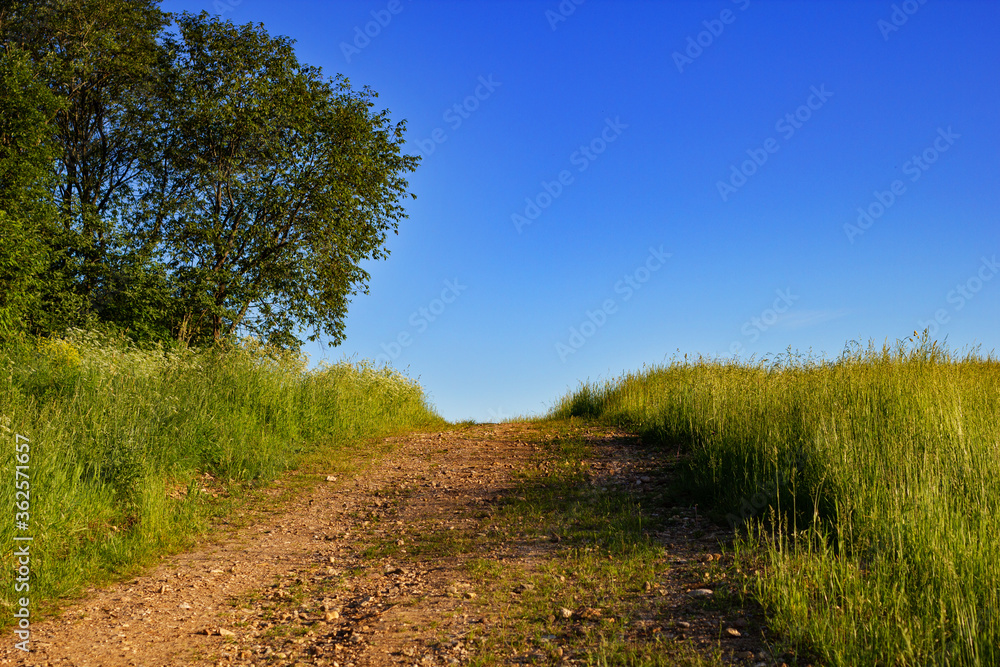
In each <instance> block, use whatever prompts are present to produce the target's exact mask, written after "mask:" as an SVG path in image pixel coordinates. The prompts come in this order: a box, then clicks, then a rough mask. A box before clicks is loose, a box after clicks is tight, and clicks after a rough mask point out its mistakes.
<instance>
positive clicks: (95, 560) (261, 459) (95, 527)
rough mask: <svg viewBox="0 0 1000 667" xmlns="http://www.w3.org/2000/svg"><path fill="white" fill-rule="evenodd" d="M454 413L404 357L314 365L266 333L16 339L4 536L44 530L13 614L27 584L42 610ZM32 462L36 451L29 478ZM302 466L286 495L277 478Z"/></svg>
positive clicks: (1, 358) (6, 385)
mask: <svg viewBox="0 0 1000 667" xmlns="http://www.w3.org/2000/svg"><path fill="white" fill-rule="evenodd" d="M443 425H444V421H443V420H442V419H440V417H438V416H437V415H435V414H434V413H433V412H432V410H431V409H430V408H429V407H428V404H427V402H426V399H425V398H424V396H423V393H422V391H421V389H420V388H419V386H417V385H416V384H415V383H414V382H412V381H410V380H408V379H406V378H404V377H402V376H400V375H398V374H396V373H395V372H394V371H391V370H386V369H375V368H372V367H370V366H367V365H365V364H364V363H361V364H348V363H341V364H337V365H334V366H321V367H319V368H317V369H314V370H307V369H306V362H305V360H304V359H303V358H301V357H299V356H296V355H291V354H286V353H281V352H279V351H277V350H274V349H270V348H267V347H265V346H261V345H259V344H256V343H255V342H253V341H248V342H245V343H244V344H242V345H240V346H236V347H233V348H231V349H228V350H226V351H224V352H223V351H218V350H216V351H197V350H186V349H176V350H165V349H162V348H156V349H139V348H136V347H135V346H133V345H131V344H130V343H129V342H128V341H127V340H125V339H123V338H117V337H113V336H107V335H98V334H95V333H92V332H84V331H73V332H70V333H69V334H68V335H67V336H66V337H65V338H61V339H44V340H40V341H19V342H16V341H15V342H10V343H8V344H7V345H5V347H4V348H3V349H0V439H2V442H3V446H2V448H0V468H2V469H3V470H5V471H8V479H9V483H8V484H4V485H2V487H0V502H2V503H3V504H4V505H5V506H7V507H9V508H12V513H11V517H10V520H8V521H4V522H2V523H0V540H2V543H3V544H4V545H5V549H6V550H7V553H8V556H10V553H11V551H12V549H13V547H12V546H11V545H13V544H15V543H14V540H13V538H14V537H15V536H21V537H31V538H32V540H31V541H30V542H28V544H29V545H30V564H29V566H28V569H29V570H30V575H28V579H27V581H26V582H24V581H18V580H17V577H18V576H19V575H18V572H17V570H16V569H13V568H4V569H3V570H2V571H0V590H2V594H0V625H4V626H5V625H9V624H10V623H12V622H14V621H15V618H14V616H13V613H14V612H15V601H16V600H18V599H19V598H20V597H30V600H31V613H32V618H36V617H37V615H39V614H40V613H41V614H43V615H44V614H47V613H50V612H52V611H54V610H56V609H57V607H58V605H59V601H60V600H62V599H64V598H67V597H72V596H75V595H78V594H80V593H81V592H82V591H83V589H84V588H85V587H87V586H91V585H99V584H102V583H106V582H108V581H111V580H118V579H122V578H126V577H128V576H130V575H131V574H134V573H135V572H137V571H138V570H140V569H142V568H143V567H146V566H148V565H149V564H150V563H152V562H153V561H154V560H155V559H156V558H157V557H158V556H162V555H164V554H167V553H172V552H176V551H179V550H182V549H184V548H187V547H189V546H190V545H191V544H192V543H193V542H194V540H195V539H196V538H198V537H204V536H205V535H206V532H207V531H208V530H209V527H210V525H211V522H212V520H213V519H216V520H218V519H223V520H224V521H232V522H239V521H241V520H243V521H247V520H251V519H250V518H249V517H250V516H252V512H251V513H249V514H248V513H247V512H249V507H250V501H253V502H254V503H255V504H256V503H258V502H259V501H261V500H265V501H267V502H272V501H273V502H279V501H280V500H281V499H282V498H288V497H290V496H291V495H293V494H295V493H297V492H299V491H300V490H301V489H302V488H304V487H305V486H308V485H309V484H312V483H315V481H316V479H315V477H316V475H317V474H321V473H322V474H338V473H339V474H346V473H350V472H351V471H353V470H357V469H358V468H359V467H360V466H364V465H366V463H367V462H369V461H371V460H372V458H373V457H374V456H376V455H378V454H379V453H380V449H379V446H376V445H375V444H374V443H375V442H376V441H375V438H377V437H379V436H385V435H390V434H392V433H395V432H402V431H405V430H408V429H414V428H422V427H440V426H443ZM18 444H21V445H22V447H21V449H22V450H25V449H26V451H15V450H16V448H17V445H18ZM25 444H26V445H27V447H26V448H25V447H24V445H25ZM25 455H26V456H25ZM16 465H26V466H27V467H25V468H22V469H21V473H20V474H18V475H16V477H17V480H16V481H18V482H25V481H26V482H27V483H26V484H22V488H21V489H15V470H16V469H15V466H16ZM293 469H297V471H298V474H296V475H292V476H290V477H287V483H285V484H283V486H282V489H281V494H282V495H281V496H280V497H279V498H277V499H275V498H274V497H273V495H266V494H264V493H263V492H262V489H264V487H267V486H268V485H269V484H270V483H271V482H272V481H274V480H275V479H276V478H278V477H279V476H280V475H282V473H284V472H286V471H289V470H293ZM15 491H21V492H22V494H21V495H20V496H18V497H15ZM15 502H17V503H23V504H22V506H21V508H18V507H17V506H16V505H15ZM22 508H23V509H22ZM243 510H247V512H243ZM241 512H242V513H243V514H244V517H243V518H242V519H241V518H240V513H241ZM15 513H17V514H15ZM25 543H26V542H19V543H18V546H21V545H22V544H25ZM18 583H27V584H28V585H29V586H30V588H21V589H19V590H16V589H15V585H16V584H18Z"/></svg>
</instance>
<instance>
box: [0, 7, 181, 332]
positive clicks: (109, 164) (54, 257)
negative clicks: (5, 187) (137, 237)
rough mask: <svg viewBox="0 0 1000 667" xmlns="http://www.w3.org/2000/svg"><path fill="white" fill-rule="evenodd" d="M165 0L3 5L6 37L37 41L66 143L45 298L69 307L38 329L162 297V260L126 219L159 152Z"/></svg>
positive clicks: (127, 322)
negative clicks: (145, 254)
mask: <svg viewBox="0 0 1000 667" xmlns="http://www.w3.org/2000/svg"><path fill="white" fill-rule="evenodd" d="M157 5H158V3H157V2H156V1H155V0H34V1H32V2H24V1H14V2H5V3H3V6H4V9H2V10H0V38H2V40H3V43H4V44H5V45H7V46H8V47H17V48H19V49H22V50H24V51H25V52H26V53H28V54H29V55H30V56H31V59H32V61H33V63H34V67H35V69H36V71H37V72H38V73H39V76H40V77H41V79H42V80H43V81H44V82H45V84H46V85H47V87H48V88H49V90H50V91H51V93H52V94H53V95H54V96H55V97H56V98H57V99H58V100H60V101H61V109H60V111H59V112H58V113H57V114H56V116H55V117H54V119H52V121H53V122H51V123H48V124H47V126H46V127H48V128H49V130H50V132H51V135H52V139H53V141H54V142H55V144H56V146H57V152H56V160H55V170H54V173H55V180H54V181H52V183H51V189H52V192H53V195H54V197H55V201H56V204H57V207H58V214H57V218H58V223H59V224H58V225H57V226H55V227H54V228H52V229H51V230H50V231H51V233H50V234H49V236H48V237H47V238H46V239H45V242H46V243H47V245H48V246H49V249H50V250H51V252H50V265H49V267H48V269H47V278H48V280H47V281H46V287H47V288H48V294H47V295H46V297H45V300H46V301H47V302H48V303H49V305H50V306H51V307H50V308H49V309H48V310H49V311H51V310H55V311H62V312H63V317H61V318H59V321H53V322H49V323H48V325H45V326H41V327H40V328H41V329H45V328H53V327H58V326H60V325H62V326H65V325H67V324H74V323H82V322H84V321H86V320H87V319H92V318H93V317H96V318H97V319H99V320H105V321H111V322H114V323H117V324H119V325H121V326H122V327H123V328H127V327H129V326H132V325H134V324H135V322H136V321H137V320H142V319H143V316H144V314H145V313H144V310H148V308H146V305H147V302H149V301H153V302H155V301H157V299H158V300H159V301H162V300H163V298H164V297H165V295H164V294H163V291H162V290H163V289H164V287H165V286H164V285H163V281H162V280H159V281H158V280H157V272H156V270H155V266H151V265H150V264H149V263H148V261H146V259H147V258H142V257H139V256H137V255H136V254H135V252H134V247H133V246H132V245H131V240H132V239H131V234H130V229H129V226H128V222H129V220H128V216H129V214H130V213H131V212H132V210H133V209H134V205H135V197H136V186H137V184H138V182H139V181H140V180H141V178H142V176H143V174H144V173H145V172H146V171H147V169H148V162H149V161H150V160H151V159H153V158H154V156H153V152H152V148H153V146H154V145H155V142H154V137H155V117H156V114H157V113H158V112H159V111H160V110H159V109H158V106H157V98H156V96H155V94H154V93H155V91H156V90H157V89H158V85H157V79H158V77H159V76H160V75H161V73H162V72H163V64H164V62H165V55H166V54H165V52H164V51H163V49H162V46H161V44H160V43H159V42H158V41H157V38H158V36H159V34H160V32H161V31H162V29H163V27H164V26H165V25H167V23H168V18H169V17H168V15H167V14H165V13H164V12H162V11H160V10H159V9H158V7H157ZM137 286H138V287H137ZM143 286H145V289H141V287H143ZM88 316H89V317H88Z"/></svg>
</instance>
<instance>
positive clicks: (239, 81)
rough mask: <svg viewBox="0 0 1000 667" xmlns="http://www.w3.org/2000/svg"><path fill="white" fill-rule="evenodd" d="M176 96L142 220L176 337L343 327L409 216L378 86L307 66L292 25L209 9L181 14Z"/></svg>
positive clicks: (279, 338)
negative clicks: (256, 22) (351, 304)
mask: <svg viewBox="0 0 1000 667" xmlns="http://www.w3.org/2000/svg"><path fill="white" fill-rule="evenodd" d="M176 25H177V35H176V36H169V37H167V38H166V39H165V46H166V48H167V49H168V50H169V51H170V52H171V53H172V54H173V56H174V62H173V66H172V68H171V71H170V75H169V76H167V77H165V78H164V80H163V82H164V90H163V92H162V98H163V101H162V105H163V106H162V108H163V109H166V110H168V115H169V117H168V118H166V119H165V124H166V128H165V131H164V132H163V133H162V134H161V143H160V146H159V148H158V154H159V155H162V156H163V159H162V160H161V161H159V162H157V163H156V165H155V166H154V168H153V170H152V171H151V173H150V178H149V180H148V185H149V188H148V189H147V190H146V192H145V196H144V200H143V203H144V208H143V214H142V215H141V216H139V217H140V219H141V221H142V224H141V228H140V229H139V230H138V232H137V234H138V237H139V238H140V239H141V243H140V246H141V248H142V254H143V255H144V256H149V257H161V258H163V259H164V261H165V262H166V264H167V267H168V274H169V278H170V280H171V281H172V284H173V286H174V288H175V290H176V294H177V298H178V299H179V301H180V304H181V306H182V309H183V313H182V315H181V317H180V319H179V321H178V325H177V330H178V335H180V336H181V337H185V338H191V339H192V340H195V341H206V340H214V341H218V340H220V339H222V338H225V337H229V336H233V335H237V334H252V335H256V336H258V337H260V338H263V339H266V340H268V341H270V342H272V343H276V344H279V345H282V346H286V347H297V346H298V345H299V344H300V341H299V340H298V338H297V336H296V333H297V328H298V327H304V328H308V329H310V330H312V332H313V333H312V335H310V336H309V338H310V340H314V339H315V338H316V337H317V336H318V335H320V334H327V335H329V336H330V337H331V344H336V343H338V342H339V341H340V340H341V339H342V337H343V326H344V325H343V319H344V316H345V314H346V310H347V303H348V301H349V298H350V296H351V295H352V294H356V293H357V292H358V291H364V292H367V281H368V277H369V276H368V273H367V272H366V271H365V270H364V269H363V268H361V263H362V262H363V261H365V260H370V259H380V258H384V257H385V256H386V255H387V254H388V251H387V250H386V249H385V248H384V243H385V239H386V236H387V233H388V232H389V230H392V231H395V230H396V228H397V225H398V221H399V220H400V219H401V218H402V217H404V216H405V213H404V210H403V207H402V205H401V204H400V200H401V198H403V197H405V196H406V194H407V193H406V191H405V189H406V181H405V180H404V179H403V176H402V174H403V173H404V172H406V171H412V170H413V169H414V168H415V167H416V162H417V158H415V157H412V156H404V155H402V154H401V152H400V144H401V143H402V136H403V129H404V125H403V123H399V124H397V125H392V124H391V123H390V121H389V118H388V113H387V112H385V111H382V112H375V111H373V106H374V104H373V102H372V99H373V98H374V97H375V96H376V95H375V93H374V92H372V91H371V90H370V89H368V88H365V89H363V90H361V91H354V90H352V89H351V87H350V84H349V82H348V81H347V80H346V79H344V78H342V77H338V78H337V79H335V80H333V81H331V80H328V79H326V78H324V77H323V76H322V74H321V72H320V70H319V69H317V68H313V67H308V66H305V65H300V64H299V62H298V60H297V59H296V57H295V53H294V51H293V49H292V42H291V41H290V40H288V39H285V38H280V37H270V36H269V35H268V34H267V33H266V32H265V31H264V28H263V26H253V25H244V26H236V25H233V24H232V23H230V22H222V21H219V20H217V19H213V18H210V17H209V16H208V14H207V13H204V12H203V13H202V14H201V15H198V16H195V15H192V14H187V13H185V14H182V15H179V16H177V17H176Z"/></svg>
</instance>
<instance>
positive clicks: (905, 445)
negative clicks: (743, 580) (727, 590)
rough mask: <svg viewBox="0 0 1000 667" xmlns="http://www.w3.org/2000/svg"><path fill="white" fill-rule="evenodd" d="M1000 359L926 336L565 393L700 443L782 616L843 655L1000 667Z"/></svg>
mask: <svg viewBox="0 0 1000 667" xmlns="http://www.w3.org/2000/svg"><path fill="white" fill-rule="evenodd" d="M998 390H1000V363H997V361H996V360H995V359H992V358H982V357H980V356H977V355H975V354H968V355H965V356H961V357H960V356H958V355H955V354H952V353H949V352H948V351H946V350H944V349H942V348H941V347H939V346H938V345H937V344H934V343H931V342H929V341H928V340H927V339H926V336H925V337H924V338H923V339H919V340H916V339H911V340H909V341H903V342H901V343H899V344H897V345H896V346H894V347H889V346H883V347H882V348H876V347H874V346H869V348H868V349H867V350H855V351H853V352H850V353H845V354H844V355H842V356H841V358H839V359H838V360H836V361H833V362H820V361H815V360H811V359H803V358H796V357H794V356H793V355H791V354H789V355H788V357H786V358H783V359H779V360H776V361H772V362H763V363H739V362H735V361H718V360H706V359H697V360H693V361H686V360H685V361H683V362H674V363H671V364H669V365H666V366H660V367H652V368H648V369H645V370H644V371H643V372H641V373H634V374H628V375H626V376H624V377H621V378H619V379H617V380H614V381H610V382H607V383H604V384H602V385H588V386H584V387H582V388H581V389H580V390H579V391H577V392H575V393H574V394H572V395H570V396H567V397H566V398H565V399H563V401H562V402H561V404H560V405H558V406H557V407H556V409H555V410H554V411H553V415H552V416H554V417H570V416H586V417H596V418H599V419H600V420H601V421H603V422H604V423H608V424H614V425H617V426H622V427H625V428H628V429H631V430H633V431H634V432H636V433H638V434H640V435H641V436H642V437H643V439H644V440H645V441H648V442H656V443H659V444H661V445H666V446H670V447H677V448H679V449H681V450H683V451H684V452H686V453H687V454H688V456H687V458H686V465H685V469H684V470H683V477H684V479H685V480H686V483H687V484H688V485H689V487H690V488H689V490H690V492H691V493H693V494H696V496H697V497H699V498H700V499H701V500H702V502H705V503H708V504H709V505H710V506H711V507H712V508H713V509H714V512H715V515H714V516H715V518H716V519H717V520H719V521H728V522H729V523H730V524H731V525H733V526H734V527H742V526H744V523H746V525H747V527H749V530H747V531H742V532H741V534H742V537H741V541H740V545H739V546H740V551H739V553H740V562H741V567H742V569H743V570H744V571H751V572H754V571H755V572H757V574H756V575H755V576H754V579H753V581H752V586H751V590H752V591H753V592H754V594H755V595H756V596H757V597H758V598H759V599H760V601H761V602H762V603H763V604H764V606H765V608H766V609H767V611H768V615H769V622H770V624H771V626H772V628H773V629H774V630H776V631H778V632H779V633H780V634H781V635H783V636H784V637H786V638H788V639H789V640H791V641H792V642H794V643H795V644H797V645H799V646H801V647H802V648H804V649H805V650H806V651H808V652H811V653H813V654H815V655H817V656H818V657H819V658H820V659H821V661H822V662H824V663H827V664H831V665H991V664H997V663H998V662H1000V588H998V587H997V585H996V583H997V582H998V581H1000V511H998V510H1000V391H998Z"/></svg>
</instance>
